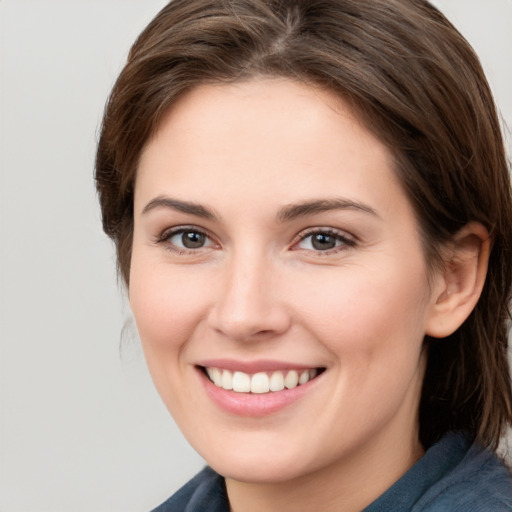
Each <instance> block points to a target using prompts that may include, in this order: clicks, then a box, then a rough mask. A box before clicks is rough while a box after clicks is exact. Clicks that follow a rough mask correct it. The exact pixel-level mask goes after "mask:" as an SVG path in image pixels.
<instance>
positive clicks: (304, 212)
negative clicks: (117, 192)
mask: <svg viewBox="0 0 512 512" xmlns="http://www.w3.org/2000/svg"><path fill="white" fill-rule="evenodd" d="M156 208H168V209H171V210H176V211H179V212H182V213H188V214H191V215H195V216H197V217H201V218H204V219H209V220H213V219H216V218H218V216H217V215H216V214H215V212H214V211H213V210H211V209H210V208H208V207H206V206H203V205H201V204H199V203H194V202H191V201H182V200H180V199H173V198H171V197H167V196H158V197H155V198H154V199H152V200H151V201H149V203H147V204H146V206H145V207H144V209H143V210H142V213H143V214H146V213H148V212H150V211H151V210H154V209H156ZM331 210H359V211H362V212H364V213H368V214H370V215H374V216H376V217H379V215H378V213H377V212H376V211H375V210H374V209H373V208H371V207H370V206H368V205H366V204H364V203H360V202H359V201H352V200H350V199H345V198H334V199H318V200H313V201H306V202H303V203H297V204H290V205H286V206H283V207H282V208H280V210H279V211H278V213H277V216H276V217H277V220H278V221H279V222H286V221H290V220H294V219H297V218H299V217H307V216H308V215H315V214H316V213H322V212H327V211H331Z"/></svg>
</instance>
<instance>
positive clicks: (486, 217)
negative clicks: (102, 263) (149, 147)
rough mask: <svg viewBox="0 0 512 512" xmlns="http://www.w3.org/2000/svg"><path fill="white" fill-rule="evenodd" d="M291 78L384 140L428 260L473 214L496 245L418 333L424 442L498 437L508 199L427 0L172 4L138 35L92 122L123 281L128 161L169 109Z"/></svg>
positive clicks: (492, 114) (443, 27)
mask: <svg viewBox="0 0 512 512" xmlns="http://www.w3.org/2000/svg"><path fill="white" fill-rule="evenodd" d="M258 75H264V76H281V77H289V78H292V79H295V80H301V81H303V82H307V83H313V84H316V85H319V86H322V87H325V88H328V89H330V90H332V91H335V92H337V93H338V94H339V95H341V96H342V97H343V98H344V99H345V100H347V101H349V102H351V104H352V105H353V107H354V108H355V110H356V111H357V112H358V113H359V115H360V116H361V118H362V119H363V121H365V123H366V125H367V127H368V128H369V129H370V130H371V131H372V132H373V133H374V134H376V135H377V136H378V137H379V138H380V139H381V140H382V141H383V142H384V143H385V144H387V146H388V147H389V148H390V150H391V151H392V153H393V155H394V157H395V162H396V172H397V175H398V177H399V179H400V181H401V183H402V185H403V187H404V189H405V191H406V193H407V194H408V196H409V198H410V200H411V202H412V204H413V206H414V208H415V211H416V214H417V217H418V222H419V225H420V230H421V234H422V238H423V244H424V248H425V253H426V259H427V261H428V262H429V263H430V264H433V265H434V264H436V262H437V263H438V262H439V257H438V250H439V248H440V247H441V245H442V244H443V242H446V241H447V240H450V239H451V238H452V237H453V235H454V234H455V233H456V232H457V231H458V230H459V229H460V228H461V227H462V226H464V225H465V224H467V223H468V222H470V221H478V222H481V223H482V224H483V225H484V226H485V227H486V228H487V229H488V230H489V232H490V234H491V237H492V241H493V248H492V252H491V256H490V262H489V269H488V276H487V280H486V284H485V287H484V290H483V293H482V296H481V298H480V300H479V302H478V304H477V306H476V308H475V310H474V311H473V312H472V314H471V315H470V317H469V318H468V319H467V321H466V322H465V323H464V324H463V325H462V326H461V327H460V328H459V329H458V330H457V331H456V332H455V333H454V334H453V335H451V336H449V337H448V338H445V339H442V340H434V339H427V340H426V343H428V345H429V347H428V348H429V351H428V353H429V355H428V364H427V370H426V375H425V379H424V385H423V391H422V397H421V403H420V411H419V414H420V439H421V441H422V443H423V445H424V446H425V447H428V446H430V445H431V444H432V443H433V442H435V441H436V440H438V439H439V438H440V437H441V436H442V435H443V434H444V433H445V432H447V431H449V430H464V431H466V432H468V433H469V435H470V436H472V437H473V438H476V439H477V440H479V441H480V442H481V443H483V444H484V445H487V446H491V447H493V448H496V446H497V444H498V441H499V437H500V435H501V434H502V433H503V431H504V428H505V426H506V425H507V424H510V423H511V420H512V406H511V403H512V397H511V387H510V376H509V369H508V363H507V354H506V352H507V332H506V331H507V325H508V324H507V322H508V315H509V311H508V304H509V300H510V294H511V286H512V265H511V261H512V247H511V243H512V199H511V188H510V178H509V174H508V166H507V162H506V158H505V152H504V145H503V141H502V136H501V133H500V127H499V122H498V119H497V114H496V109H495V105H494V103H493V99H492V95H491V92H490V90H489V86H488V84H487V82H486V79H485V76H484V74H483V71H482V68H481V66H480V63H479V61H478V58H477V57H476V55H475V54H474V52H473V50H472V49H471V47H470V46H469V44H468V43H467V42H466V41H465V39H464V38H463V37H462V36H461V35H460V34H459V33H458V32H457V30H456V29H455V28H454V27H453V26H452V25H451V24H450V23H449V22H448V21H447V20H446V18H445V17H444V16H443V15H442V14H441V13H440V12H439V11H438V10H436V9H435V8H434V7H433V6H431V5H430V4H429V3H428V2H426V1H424V0H368V1H364V2H363V1H361V0H174V1H172V2H171V3H170V4H169V5H167V6H166V7H165V8H164V9H163V10H162V11H161V12H160V13H159V14H158V15H157V16H156V18H155V19H154V20H153V21H152V22H151V23H150V24H149V25H148V27H147V28H146V29H145V30H144V31H143V32H142V34H141V35H140V36H139V38H138V39H137V41H136V42H135V44H134V45H133V47H132V49H131V52H130V55H129V58H128V62H127V64H126V66H125V68H124V69H123V71H122V73H121V75H120V76H119V78H118V80H117V82H116V84H115V86H114V89H113V91H112V94H111V96H110V99H109V101H108V104H107V106H106V110H105V115H104V119H103V126H102V131H101V137H100V140H99V145H98V152H97V160H96V182H97V188H98V191H99V197H100V203H101V209H102V214H103V227H104V229H105V232H106V233H107V234H108V235H109V236H110V237H111V238H112V239H113V240H114V241H115V244H116V248H117V255H118V265H119V269H120V272H121V275H122V277H123V279H124V281H125V282H126V284H127V285H129V283H128V278H129V268H130V257H131V245H132V231H133V191H134V185H135V180H136V173H137V165H138V159H139V157H140V155H141V152H142V150H143V148H144V146H145V144H146V143H147V141H148V139H149V138H150V137H151V135H152V134H153V133H154V132H155V130H156V129H157V128H158V126H159V122H160V120H161V118H162V116H163V114H164V113H165V112H166V110H167V109H168V108H169V106H170V105H171V104H173V103H174V102H175V101H176V100H177V99H178V98H179V97H180V96H181V95H182V94H183V93H184V92H186V91H188V90H190V89H191V88H193V87H195V86H197V85H199V84H201V83H205V82H219V81H235V80H243V79H249V78H251V77H257V76H258Z"/></svg>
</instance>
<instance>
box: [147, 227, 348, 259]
mask: <svg viewBox="0 0 512 512" xmlns="http://www.w3.org/2000/svg"><path fill="white" fill-rule="evenodd" d="M184 233H193V234H196V235H200V236H203V237H205V240H207V241H209V242H210V243H209V244H208V245H203V246H200V247H197V248H183V247H179V246H177V245H176V244H173V243H171V239H172V238H173V237H175V236H178V235H180V234H184ZM315 235H322V236H326V237H331V238H333V239H334V241H335V243H339V245H335V247H332V248H329V249H317V250H315V249H314V248H311V249H309V248H308V249H305V248H301V247H298V245H299V244H300V243H302V242H304V241H305V240H307V239H308V238H310V237H313V236H315ZM155 242H156V243H157V244H163V245H166V249H167V250H169V251H171V252H174V253H176V254H178V255H190V254H197V253H198V251H199V250H200V249H207V248H209V247H211V246H213V245H215V242H214V240H213V237H212V236H211V235H210V234H209V233H208V232H207V231H205V230H203V229H201V228H198V227H197V226H179V227H175V228H172V229H169V230H166V231H164V232H163V233H162V234H161V235H159V236H158V237H157V239H156V241H155ZM356 243H357V242H356V240H355V239H354V238H353V237H351V236H348V235H347V234H346V233H344V232H341V231H338V230H335V229H332V228H310V229H307V230H306V231H305V232H303V233H301V234H299V235H298V236H297V238H296V240H295V241H294V242H293V244H292V246H291V249H292V250H295V251H307V252H310V253H313V254H315V256H328V255H332V254H335V253H338V252H340V251H344V250H346V249H347V248H350V247H354V246H355V245H356ZM311 244H312V245H313V244H314V242H313V241H312V242H311Z"/></svg>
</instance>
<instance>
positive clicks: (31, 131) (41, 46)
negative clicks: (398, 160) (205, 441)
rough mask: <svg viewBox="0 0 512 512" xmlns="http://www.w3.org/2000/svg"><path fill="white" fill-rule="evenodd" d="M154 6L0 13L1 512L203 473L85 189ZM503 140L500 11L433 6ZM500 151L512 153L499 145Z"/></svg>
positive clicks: (35, 1)
mask: <svg viewBox="0 0 512 512" xmlns="http://www.w3.org/2000/svg"><path fill="white" fill-rule="evenodd" d="M164 4H165V1H164V0H60V1H59V0H54V1H50V0H0V74H1V82H0V511H1V512H43V511H48V512H79V511H87V512H131V511H133V512H135V511H143V510H149V509H150V508H151V507H153V506H155V505H157V504H158V503H159V502H161V501H163V500H164V499H165V498H166V497H167V496H168V495H169V494H170V493H171V492H172V491H173V490H174V489H175V488H177V487H178V486H179V485H181V484H182V483H184V482H185V481H186V480H187V479H188V478H189V477H190V476H191V475H193V474H194V473H195V472H196V471H197V470H198V469H199V468H200V467H201V465H202V461H201V459H200V458H199V457H198V456H197V455H196V454H195V453H194V452H193V451H192V450H191V449H190V448H189V447H188V445H187V444H186V442H185V441H184V440H183V438H182V437H181V434H180V433H179V431H178V430H177V428H176V427H175V425H174V423H173V422H172V420H171V419H170V417H169V415H168V413H167V412H166V410H165V408H164V406H163V405H162V404H161V403H160V400H159V398H158V397H157V395H156V392H155V391H154V390H153V387H152V384H151V382H150V379H149V377H148V375H147V371H146V369H145V366H144V362H143V358H142V355H141V354H140V349H139V348H138V342H137V340H136V336H130V332H131V333H133V330H131V331H130V329H128V336H127V338H130V337H131V338H133V339H132V340H131V341H130V339H128V340H127V341H126V343H125V345H124V349H123V350H122V351H121V354H120V351H119V339H120V332H121V329H122V327H123V324H124V323H125V321H126V320H127V319H129V316H130V315H129V308H128V307H127V304H126V301H125V299H123V296H122V293H121V292H120V291H119V289H118V287H117V283H116V276H115V270H114V257H113V248H112V246H111V244H110V242H109V241H108V240H107V239H106V237H105V236H104V235H103V233H102V231H101V227H100V220H99V211H98V207H97V203H96V196H95V191H94V187H93V181H92V170H93V159H94V147H95V140H96V137H97V131H98V126H99V122H100V118H101V113H102V109H103V105H104V102H105V99H106V97H107V94H108V92H109V90H110V87H111V86H112V84H113V81H114V79H115V77H116V76H117V73H118V72H119V71H120V69H121V67H122V64H123V61H124V59H125V58H126V55H127V51H128V49H129V46H130V44H131V43H132V41H133V40H134V38H135V37H136V35H137V34H138V33H139V32H140V30H141V29H142V28H143V27H144V25H145V24H146V23H147V22H148V21H149V20H150V19H151V18H152V17H153V15H154V14H156V12H157V11H158V10H159V8H160V7H162V6H163V5H164ZM436 4H437V5H439V6H440V7H441V8H442V9H443V10H444V11H445V12H446V13H447V14H448V16H449V17H450V18H451V19H452V21H454V22H455V24H456V25H457V26H458V27H459V28H460V29H461V31H462V32H463V33H464V34H465V35H466V37H467V38H468V39H469V40H470V42H471V43H472V44H473V45H474V47H475V48H476V50H477V52H478V53H479V54H480V56H481V58H482V60H483V63H484V67H485V69H486V71H487V73H488V77H489V80H490V82H491V85H492V87H493V89H494V92H495V95H496V98H497V101H498V103H499V105H500V107H501V110H502V113H503V116H504V118H505V119H506V120H507V122H508V124H509V125H512V92H511V91H512V65H511V63H512V0H486V1H483V0H482V1H477V0H472V1H471V0H438V1H437V2H436ZM508 140H509V145H510V137H509V139H508Z"/></svg>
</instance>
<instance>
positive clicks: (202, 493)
mask: <svg viewBox="0 0 512 512" xmlns="http://www.w3.org/2000/svg"><path fill="white" fill-rule="evenodd" d="M178 511H180V512H203V511H204V512H206V511H208V512H229V504H228V500H227V495H226V486H225V484H224V479H223V478H222V477H221V476H220V475H218V474H217V473H216V472H215V471H213V469H211V468H210V467H206V468H204V469H203V470H202V471H201V472H200V473H198V474H197V475H196V476H195V477H194V478H192V480H189V481H188V482H187V483H186V484H185V485H184V486H183V487H182V488H181V489H179V490H178V491H177V492H176V493H175V494H173V495H172V496H171V497H170V498H169V499H168V500H167V501H165V502H164V503H162V504H161V505H160V506H158V507H156V508H155V509H154V510H153V511H152V512H178Z"/></svg>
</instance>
